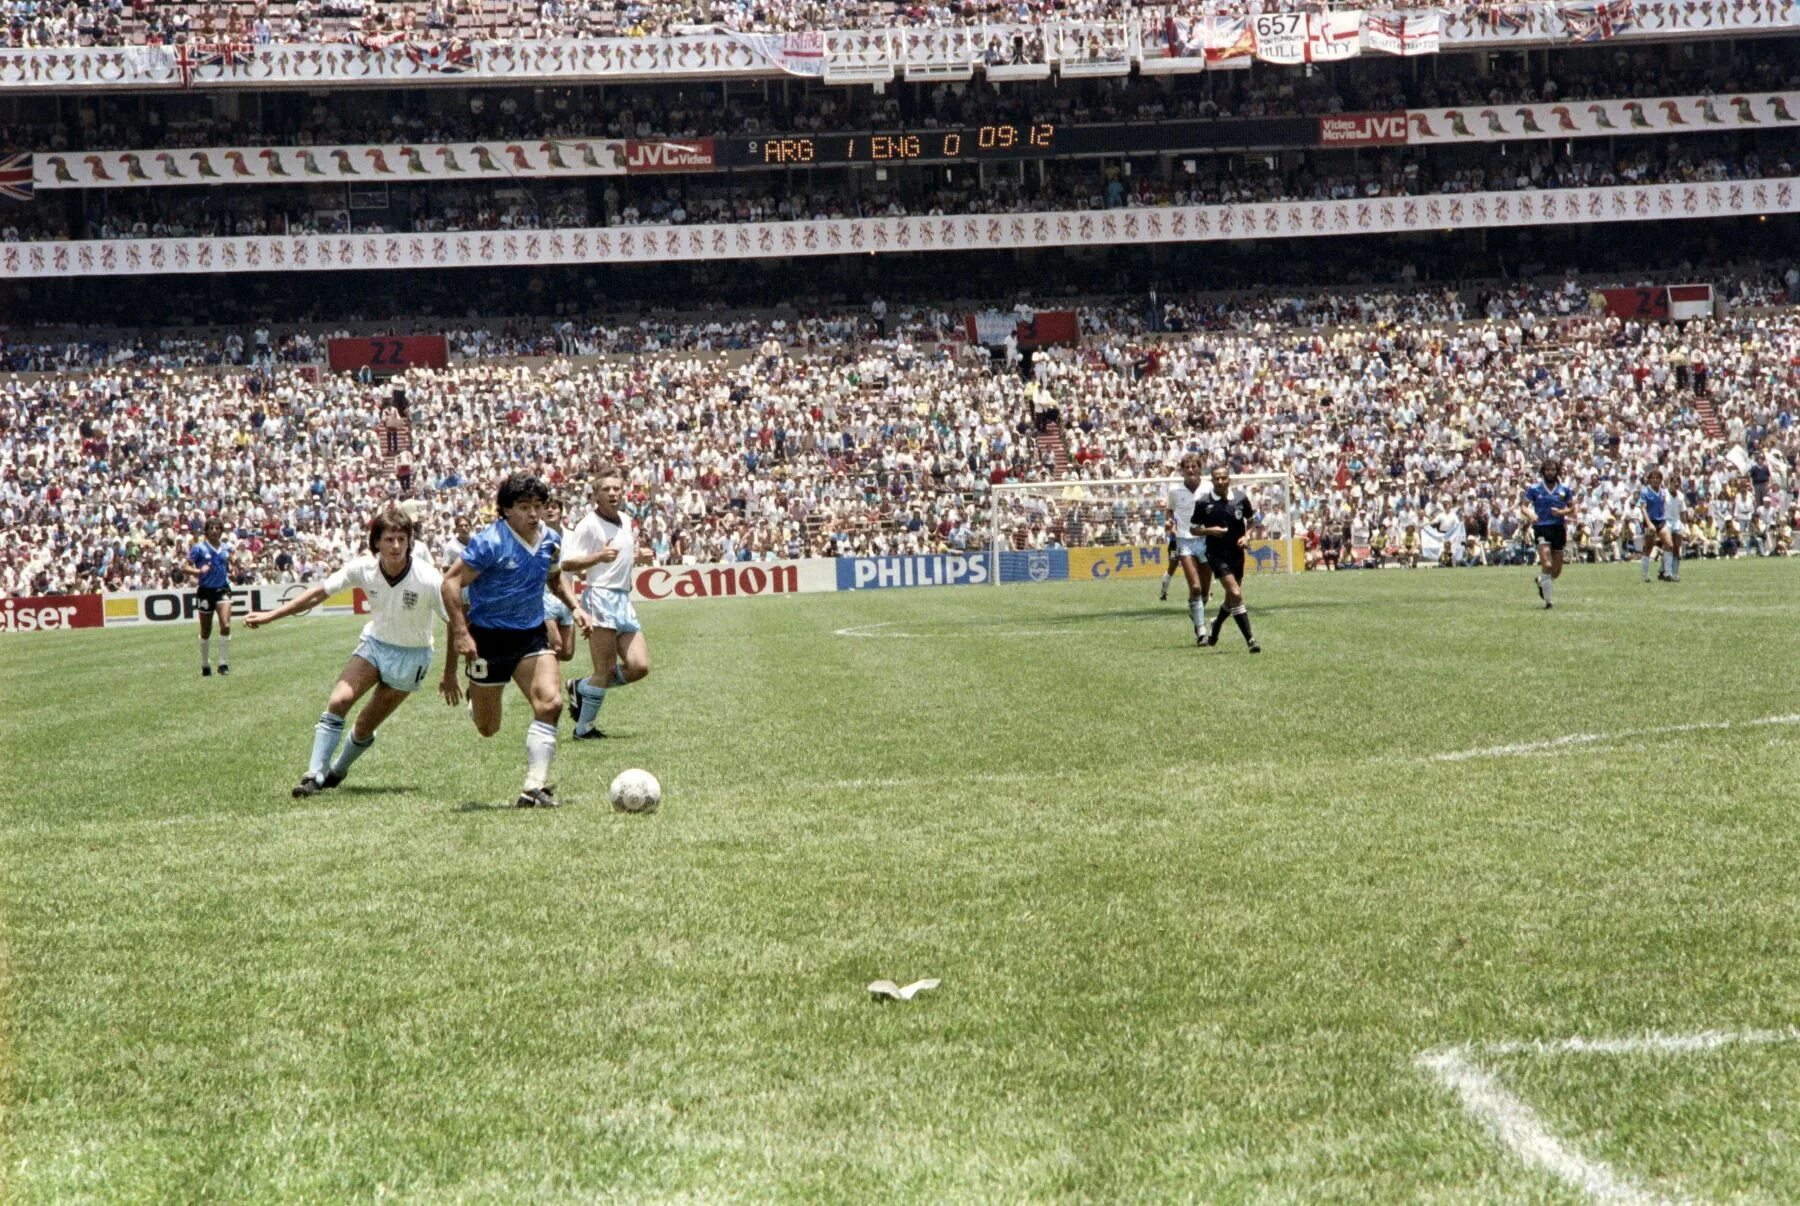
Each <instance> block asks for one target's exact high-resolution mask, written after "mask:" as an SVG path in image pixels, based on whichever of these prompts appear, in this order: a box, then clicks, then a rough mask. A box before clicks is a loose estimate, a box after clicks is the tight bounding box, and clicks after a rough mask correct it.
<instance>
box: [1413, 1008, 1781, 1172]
mask: <svg viewBox="0 0 1800 1206" xmlns="http://www.w3.org/2000/svg"><path fill="white" fill-rule="evenodd" d="M1796 1039H1800V1030H1703V1031H1700V1032H1698V1033H1696V1034H1651V1035H1643V1036H1639V1037H1635V1038H1616V1039H1585V1038H1579V1037H1577V1038H1567V1039H1560V1040H1556V1041H1552V1042H1498V1043H1479V1044H1474V1045H1471V1046H1466V1047H1447V1048H1443V1049H1441V1050H1437V1051H1427V1052H1425V1053H1424V1054H1422V1055H1420V1056H1419V1057H1418V1059H1417V1061H1416V1062H1417V1063H1418V1066H1419V1067H1421V1068H1423V1069H1425V1070H1426V1071H1427V1072H1429V1073H1430V1074H1431V1075H1432V1076H1433V1077H1434V1078H1436V1080H1437V1081H1438V1083H1440V1084H1442V1085H1443V1086H1444V1087H1445V1088H1446V1089H1449V1090H1450V1091H1451V1092H1453V1093H1455V1094H1456V1096H1457V1098H1458V1099H1459V1100H1460V1101H1461V1102H1462V1106H1463V1109H1464V1110H1466V1111H1467V1112H1468V1114H1469V1115H1470V1116H1471V1117H1473V1118H1475V1119H1477V1120H1478V1121H1480V1122H1481V1123H1482V1124H1484V1125H1485V1126H1487V1128H1488V1129H1489V1130H1491V1131H1493V1133H1494V1135H1495V1136H1496V1137H1497V1138H1498V1139H1499V1140H1500V1142H1501V1144H1502V1145H1503V1146H1504V1147H1505V1148H1506V1149H1507V1150H1508V1151H1509V1152H1511V1153H1512V1154H1513V1155H1514V1156H1515V1157H1516V1158H1517V1159H1519V1160H1520V1161H1521V1162H1523V1163H1525V1164H1527V1165H1530V1166H1531V1167H1533V1168H1538V1169H1542V1170H1543V1171H1545V1172H1547V1173H1549V1174H1550V1175H1552V1176H1554V1177H1555V1178H1557V1180H1559V1181H1562V1182H1563V1183H1564V1184H1566V1185H1569V1186H1572V1187H1574V1188H1575V1189H1578V1190H1580V1191H1581V1192H1582V1193H1584V1194H1586V1195H1587V1196H1588V1197H1589V1198H1592V1199H1593V1200H1594V1201H1596V1202H1625V1203H1633V1204H1637V1203H1644V1204H1651V1203H1657V1204H1660V1203H1673V1202H1681V1201H1684V1199H1682V1198H1679V1197H1669V1196H1665V1195H1662V1194H1659V1193H1654V1192H1652V1191H1650V1190H1648V1189H1645V1188H1643V1187H1642V1186H1639V1185H1637V1184H1636V1183H1634V1182H1633V1181H1632V1180H1631V1179H1630V1178H1628V1177H1626V1176H1623V1175H1622V1174H1620V1173H1618V1172H1616V1171H1614V1170H1613V1168H1612V1167H1611V1166H1610V1165H1608V1164H1606V1163H1605V1162H1604V1161H1601V1160H1594V1159H1590V1158H1589V1157H1587V1156H1584V1155H1582V1154H1581V1153H1580V1152H1578V1151H1576V1150H1575V1149H1574V1148H1572V1147H1570V1146H1569V1145H1568V1144H1566V1143H1564V1142H1563V1141H1562V1140H1560V1139H1558V1138H1557V1137H1556V1136H1555V1135H1553V1134H1552V1133H1551V1132H1550V1130H1549V1128H1547V1127H1546V1126H1545V1125H1544V1124H1543V1122H1542V1121H1541V1120H1540V1119H1539V1118H1538V1116H1537V1112H1536V1111H1535V1110H1533V1109H1532V1108H1531V1107H1530V1106H1529V1105H1526V1104H1525V1102H1523V1101H1522V1100H1520V1099H1519V1097H1518V1096H1517V1095H1515V1094H1514V1093H1513V1092H1511V1091H1510V1090H1509V1089H1507V1088H1506V1086H1504V1085H1502V1084H1501V1083H1500V1081H1499V1080H1498V1079H1497V1078H1496V1077H1495V1076H1494V1075H1493V1074H1492V1073H1490V1072H1488V1071H1487V1070H1485V1069H1484V1068H1482V1067H1481V1066H1480V1064H1478V1063H1477V1062H1476V1056H1477V1055H1478V1054H1485V1055H1521V1054H1531V1055H1688V1054H1692V1053H1693V1052H1696V1051H1714V1050H1717V1049H1718V1048H1720V1047H1725V1046H1730V1045H1733V1044H1743V1045H1746V1046H1749V1045H1756V1044H1765V1043H1780V1042H1792V1041H1794V1040H1796Z"/></svg>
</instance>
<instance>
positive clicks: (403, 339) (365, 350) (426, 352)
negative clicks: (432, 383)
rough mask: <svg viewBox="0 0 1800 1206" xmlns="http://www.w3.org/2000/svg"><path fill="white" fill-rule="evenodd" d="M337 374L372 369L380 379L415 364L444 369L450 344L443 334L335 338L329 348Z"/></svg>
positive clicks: (448, 357) (332, 367)
mask: <svg viewBox="0 0 1800 1206" xmlns="http://www.w3.org/2000/svg"><path fill="white" fill-rule="evenodd" d="M325 351H326V355H327V357H328V358H329V360H330V364H331V371H332V372H334V373H348V372H354V371H356V370H357V369H359V368H362V367H364V366H365V365H366V366H368V368H369V369H370V370H372V371H373V372H374V373H375V374H376V375H377V376H383V375H386V374H388V373H398V372H403V371H405V370H406V369H409V368H412V367H413V366H414V365H423V366H425V367H426V368H443V367H444V366H445V365H447V364H449V363H450V345H449V344H448V343H447V342H446V341H445V339H444V337H443V336H442V335H405V336H394V337H388V338H376V339H333V340H331V341H330V342H328V343H327V344H326V345H325Z"/></svg>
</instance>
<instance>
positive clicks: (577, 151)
mask: <svg viewBox="0 0 1800 1206" xmlns="http://www.w3.org/2000/svg"><path fill="white" fill-rule="evenodd" d="M626 150H627V144H626V141H625V140H624V139H622V138H576V139H556V140H553V141H550V142H507V141H506V140H505V139H500V140H496V141H490V142H449V143H442V142H440V143H417V144H410V143H409V144H401V143H394V144H390V145H387V146H331V147H202V148H199V149H196V150H187V149H182V150H175V151H103V152H99V153H95V154H87V155H83V154H79V153H67V154H58V155H39V156H38V157H37V163H36V165H35V172H34V175H35V179H36V183H37V187H39V188H40V189H57V188H150V187H155V186H157V185H196V184H332V183H338V182H342V183H345V184H404V183H406V182H407V181H408V180H507V179H515V178H516V179H526V178H536V177H542V176H622V175H624V174H625V173H626V172H627V170H628V166H627V156H626Z"/></svg>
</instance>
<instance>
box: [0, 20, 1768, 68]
mask: <svg viewBox="0 0 1800 1206" xmlns="http://www.w3.org/2000/svg"><path fill="white" fill-rule="evenodd" d="M0 11H4V13H5V15H6V18H7V20H6V23H5V26H4V29H5V37H6V38H7V39H8V40H9V41H10V42H11V43H12V44H13V49H12V50H10V51H8V50H3V49H0V85H5V84H19V85H23V86H33V87H44V88H64V89H83V88H103V87H144V86H156V85H165V84H166V85H173V86H177V87H193V86H224V87H259V86H269V85H280V84H295V85H305V84H308V83H311V84H315V85H316V84H318V83H320V82H325V81H330V82H337V83H344V84H349V85H353V86H354V85H360V86H369V85H379V86H387V85H391V84H393V83H399V82H406V81H413V82H442V81H443V80H444V79H445V78H447V77H458V76H461V77H469V78H483V79H487V80H492V81H499V80H504V79H511V80H513V81H515V82H517V81H519V80H522V79H525V78H529V77H540V78H543V79H561V80H564V81H573V80H576V79H582V78H615V79H626V78H659V77H660V78H690V79H692V78H705V77H708V76H715V77H737V78H757V77H762V76H775V75H783V74H786V75H795V76H807V77H813V78H821V79H824V80H826V81H827V82H834V83H879V82H885V81H888V80H892V79H895V78H898V77H901V76H904V77H905V78H908V79H928V78H939V79H968V78H970V77H971V76H972V75H973V74H974V73H975V72H977V71H980V72H982V73H983V74H984V75H985V76H986V77H987V78H988V79H990V80H996V81H999V80H1031V79H1043V78H1047V77H1048V76H1049V75H1050V74H1051V73H1052V72H1055V73H1058V74H1060V75H1062V76H1064V77H1072V76H1080V75H1088V76H1106V75H1125V74H1129V73H1130V72H1131V71H1132V70H1134V69H1136V70H1141V71H1145V72H1185V71H1198V70H1203V69H1206V68H1207V67H1209V66H1210V67H1213V68H1222V67H1231V66H1235V65H1240V61H1241V63H1248V62H1249V61H1250V60H1251V59H1252V58H1261V59H1264V60H1266V61H1272V62H1283V63H1295V64H1299V63H1313V62H1323V61H1336V60H1341V59H1343V58H1347V57H1350V56H1352V55H1354V54H1357V53H1361V52H1362V51H1363V50H1364V49H1368V50H1370V51H1374V52H1383V53H1389V54H1402V55H1410V54H1419V53H1436V52H1438V51H1439V50H1446V49H1447V50H1459V49H1460V50H1468V49H1483V48H1495V47H1506V46H1516V47H1527V46H1545V45H1567V44H1570V43H1578V42H1589V41H1607V40H1659V39H1660V40H1669V39H1693V38H1708V37H1731V36H1745V35H1754V34H1759V33H1767V32H1776V31H1782V30H1787V31H1791V30H1793V29H1794V28H1795V27H1796V24H1797V22H1800V10H1797V8H1796V5H1795V3H1794V0H1733V2H1714V0H1706V2H1704V3H1694V2H1691V0H1576V2H1573V3H1491V2H1488V0H1481V2H1478V3H1448V4H1446V3H1436V4H1429V5H1424V4H1415V3H1411V2H1410V0H1383V2H1382V3H1380V4H1370V5H1367V6H1364V5H1361V4H1340V5H1336V6H1334V7H1333V8H1332V9H1330V10H1326V9H1325V8H1324V7H1323V6H1322V5H1318V4H1313V3H1290V2H1289V0H1251V2H1250V3H1248V4H1238V3H1234V2H1225V3H1204V2H1202V0H1186V2H1184V3H1176V4H1171V5H1144V4H1138V3H1131V2H1128V0H1059V2H1058V3H1056V4H1049V3H1044V2H1041V0H963V2H961V3H956V4H926V3H901V2H893V3H890V2H887V0H761V2H759V3H757V4H754V5H752V4H748V3H731V2H727V0H706V2H699V0H687V2H683V0H612V2H611V3H604V2H601V0H590V2H586V3H583V2H580V0H540V2H539V3H536V4H526V3H524V0H430V3H428V4H424V5H418V6H414V5H410V4H409V5H400V4H393V3H380V2H378V0H320V2H318V3H315V2H314V0H281V2H280V3H270V2H269V0H221V2H220V3H216V4H184V3H176V4H160V5H155V6H151V5H147V4H146V5H142V6H139V5H135V4H134V5H132V6H129V7H128V6H126V5H124V4H123V3H121V2H120V0H110V2H101V0H4V3H3V5H0ZM50 51H56V52H60V53H58V54H46V52H50Z"/></svg>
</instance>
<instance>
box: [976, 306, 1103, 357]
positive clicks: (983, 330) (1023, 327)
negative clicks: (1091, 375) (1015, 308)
mask: <svg viewBox="0 0 1800 1206" xmlns="http://www.w3.org/2000/svg"><path fill="white" fill-rule="evenodd" d="M963 330H964V333H965V334H967V335H968V338H969V342H970V343H979V344H982V345H984V346H987V347H999V346H1000V345H1001V344H1002V343H1005V342H1006V336H1007V334H1008V333H1009V332H1010V333H1011V334H1012V336H1013V337H1014V338H1015V339H1017V340H1018V341H1019V350H1020V351H1021V352H1030V351H1034V350H1036V349H1037V348H1047V347H1074V346H1075V345H1076V344H1078V343H1080V342H1081V322H1080V320H1079V319H1078V318H1077V317H1076V315H1075V311H1073V310H1039V311H1037V313H1036V314H1034V315H1033V316H1032V318H1031V321H1030V322H1027V321H1025V320H1024V319H1022V318H1016V317H1014V316H1013V315H1011V314H1006V313H1002V312H1000V311H997V310H984V311H982V312H981V313H980V314H966V315H964V316H963Z"/></svg>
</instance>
